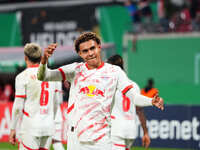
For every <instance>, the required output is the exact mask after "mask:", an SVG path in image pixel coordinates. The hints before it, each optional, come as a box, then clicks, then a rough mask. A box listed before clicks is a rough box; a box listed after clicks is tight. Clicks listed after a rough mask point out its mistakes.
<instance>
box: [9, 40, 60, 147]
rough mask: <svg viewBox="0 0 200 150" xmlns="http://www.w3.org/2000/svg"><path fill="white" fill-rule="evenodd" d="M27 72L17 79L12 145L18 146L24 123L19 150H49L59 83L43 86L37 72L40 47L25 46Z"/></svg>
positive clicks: (31, 44)
mask: <svg viewBox="0 0 200 150" xmlns="http://www.w3.org/2000/svg"><path fill="white" fill-rule="evenodd" d="M24 54H25V56H24V58H25V62H26V65H27V68H26V69H25V70H24V71H23V72H21V73H20V74H18V75H17V77H16V79H15V100H14V105H13V109H12V121H11V132H10V139H9V141H10V143H11V144H13V145H15V144H16V125H17V123H18V122H19V121H20V119H22V120H21V124H20V131H19V142H20V144H19V150H27V149H34V150H48V149H49V147H50V145H51V141H52V135H53V134H54V128H55V127H54V119H55V113H56V111H57V106H58V104H57V100H56V91H57V86H58V85H57V83H56V82H42V81H39V80H38V79H37V71H38V67H39V63H40V60H41V56H42V51H41V48H40V46H39V45H37V44H34V43H29V44H26V45H25V47H24Z"/></svg>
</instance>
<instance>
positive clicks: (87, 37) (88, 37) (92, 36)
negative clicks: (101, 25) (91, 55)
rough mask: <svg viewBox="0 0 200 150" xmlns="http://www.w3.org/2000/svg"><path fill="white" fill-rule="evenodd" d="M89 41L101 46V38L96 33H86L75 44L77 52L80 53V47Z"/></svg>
mask: <svg viewBox="0 0 200 150" xmlns="http://www.w3.org/2000/svg"><path fill="white" fill-rule="evenodd" d="M89 40H94V41H95V42H97V44H98V45H101V40H100V38H99V37H98V36H97V35H96V34H95V33H94V32H84V33H82V34H81V35H80V36H79V37H78V38H77V39H76V40H75V42H74V47H75V50H76V52H77V53H78V52H79V51H80V47H79V46H80V44H81V43H83V42H87V41H89Z"/></svg>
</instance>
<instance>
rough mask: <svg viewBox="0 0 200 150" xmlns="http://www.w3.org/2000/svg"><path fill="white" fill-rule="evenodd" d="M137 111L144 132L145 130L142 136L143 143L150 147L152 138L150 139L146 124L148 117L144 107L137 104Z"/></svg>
mask: <svg viewBox="0 0 200 150" xmlns="http://www.w3.org/2000/svg"><path fill="white" fill-rule="evenodd" d="M136 113H137V115H138V117H139V120H140V123H141V126H142V129H143V132H144V135H143V137H142V145H143V146H144V147H145V148H148V147H149V145H150V143H151V140H150V137H149V134H148V129H147V126H146V117H145V115H144V112H143V108H141V107H137V106H136Z"/></svg>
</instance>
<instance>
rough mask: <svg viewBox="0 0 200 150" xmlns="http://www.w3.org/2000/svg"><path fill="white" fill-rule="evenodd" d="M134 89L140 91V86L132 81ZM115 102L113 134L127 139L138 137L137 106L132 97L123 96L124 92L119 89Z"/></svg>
mask: <svg viewBox="0 0 200 150" xmlns="http://www.w3.org/2000/svg"><path fill="white" fill-rule="evenodd" d="M130 83H131V84H132V86H133V89H134V91H135V92H137V93H138V94H139V93H140V88H139V86H138V85H137V84H136V83H135V82H133V81H130ZM114 98H115V103H114V105H113V108H112V114H111V115H112V122H111V123H112V126H111V136H118V137H122V138H126V139H135V138H136V107H135V105H134V103H133V100H132V99H129V98H127V97H125V96H123V94H122V92H121V91H119V90H117V92H116V94H115V97H114Z"/></svg>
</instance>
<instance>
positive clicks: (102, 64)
mask: <svg viewBox="0 0 200 150" xmlns="http://www.w3.org/2000/svg"><path fill="white" fill-rule="evenodd" d="M104 64H105V63H104V62H102V63H101V65H100V66H99V67H98V68H96V69H101V68H102V67H103V66H104ZM85 66H86V68H87V69H88V70H92V69H89V67H88V64H87V63H85Z"/></svg>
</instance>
